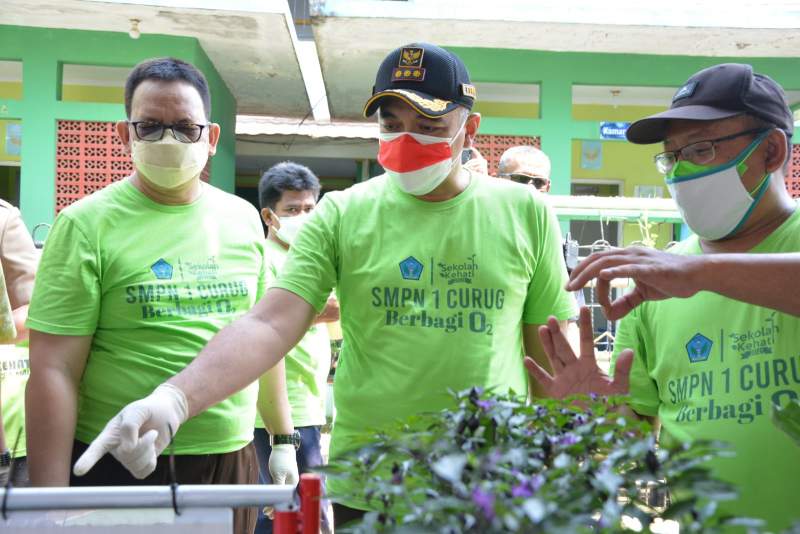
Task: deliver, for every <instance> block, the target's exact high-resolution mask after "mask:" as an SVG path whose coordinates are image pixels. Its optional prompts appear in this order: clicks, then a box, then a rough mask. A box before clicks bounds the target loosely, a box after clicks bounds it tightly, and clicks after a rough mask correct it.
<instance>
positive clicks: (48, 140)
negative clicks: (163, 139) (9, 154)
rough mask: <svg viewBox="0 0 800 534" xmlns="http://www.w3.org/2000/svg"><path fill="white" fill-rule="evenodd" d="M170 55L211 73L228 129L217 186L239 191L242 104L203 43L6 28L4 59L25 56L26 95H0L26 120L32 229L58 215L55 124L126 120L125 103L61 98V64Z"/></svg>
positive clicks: (218, 117) (219, 116) (119, 63)
mask: <svg viewBox="0 0 800 534" xmlns="http://www.w3.org/2000/svg"><path fill="white" fill-rule="evenodd" d="M165 55H171V56H174V57H177V58H180V59H183V60H185V61H189V62H191V63H193V64H194V65H196V66H197V67H198V68H199V69H200V70H202V71H203V73H204V74H205V75H206V77H207V78H208V82H209V87H210V88H211V93H212V107H213V109H212V120H214V121H215V122H218V123H219V124H220V125H221V126H222V129H223V135H222V139H221V140H220V149H219V151H218V155H217V156H215V157H214V159H213V161H212V169H211V176H212V183H214V184H215V185H217V186H219V187H222V188H223V189H226V190H228V191H233V189H234V188H233V181H234V172H235V171H234V168H235V166H234V158H233V148H234V122H235V110H236V102H235V100H234V98H233V95H232V94H231V92H230V90H229V89H228V88H227V87H226V85H225V83H224V82H223V81H222V79H221V78H220V76H219V74H218V73H217V72H216V70H215V69H214V67H213V65H212V64H211V62H210V61H209V60H208V57H207V56H206V54H205V52H204V51H203V49H202V48H201V46H200V44H199V43H198V41H197V40H196V39H194V38H188V37H173V36H167V35H142V36H141V37H140V38H139V39H136V40H133V39H131V38H130V37H128V35H127V34H126V33H117V32H92V31H76V30H60V29H50V28H30V27H22V26H2V25H0V59H3V60H21V61H22V72H23V75H22V79H23V87H22V95H21V99H20V98H10V97H4V98H2V97H0V119H22V120H23V124H24V125H25V131H24V139H23V143H22V178H21V182H22V183H21V190H20V209H21V210H22V214H23V218H24V219H25V222H26V224H28V226H29V227H32V226H33V225H35V224H36V223H39V222H51V221H52V220H53V217H54V215H55V177H54V174H55V151H56V121H57V120H59V119H65V120H92V121H116V120H122V119H124V118H125V110H124V106H122V105H121V104H120V103H119V101H118V100H117V101H115V103H108V102H97V103H95V102H92V103H88V102H75V101H66V100H62V99H61V96H62V95H61V94H60V93H61V92H62V84H61V68H60V65H62V64H65V63H67V64H83V65H99V66H109V67H132V66H133V65H135V64H136V63H138V62H140V61H142V60H144V59H147V58H151V57H161V56H165Z"/></svg>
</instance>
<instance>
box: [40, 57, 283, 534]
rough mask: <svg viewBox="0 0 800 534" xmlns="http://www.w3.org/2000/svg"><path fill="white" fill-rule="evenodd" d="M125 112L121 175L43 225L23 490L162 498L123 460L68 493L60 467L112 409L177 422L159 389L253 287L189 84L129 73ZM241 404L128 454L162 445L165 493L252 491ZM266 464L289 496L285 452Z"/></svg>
mask: <svg viewBox="0 0 800 534" xmlns="http://www.w3.org/2000/svg"><path fill="white" fill-rule="evenodd" d="M125 104H126V106H125V107H126V113H127V115H128V118H129V119H128V120H127V121H121V122H119V123H118V124H117V133H118V134H119V137H120V139H121V140H122V143H123V144H124V146H125V150H126V151H129V152H130V153H131V155H132V159H133V163H134V166H135V172H134V173H133V174H132V175H131V176H130V177H128V178H127V179H125V180H122V181H120V182H117V183H114V184H112V185H109V186H108V187H106V188H105V189H103V190H101V191H99V192H97V193H95V194H93V195H91V196H89V197H87V198H85V199H83V200H81V201H79V202H77V203H75V204H73V205H72V206H70V207H68V208H66V209H65V210H64V211H62V212H61V213H60V214H59V215H58V217H57V218H56V221H55V225H54V226H53V229H52V230H51V232H50V235H49V236H48V239H47V244H46V246H45V248H44V253H43V256H42V260H41V265H40V269H39V274H38V277H37V281H36V286H35V288H34V294H33V299H32V302H31V306H30V312H29V318H28V326H29V328H30V330H31V334H30V339H31V342H30V346H31V348H30V360H31V376H30V381H29V382H28V390H27V404H26V408H27V422H28V455H29V462H30V473H31V481H32V483H33V484H34V485H38V486H66V485H69V484H72V485H129V484H164V483H167V482H169V469H168V462H167V458H166V457H162V458H158V459H156V456H155V454H149V455H141V454H138V451H136V450H133V449H126V448H125V447H118V448H116V449H115V454H114V457H113V458H112V457H111V456H107V457H105V458H103V460H102V461H101V462H100V464H99V465H97V466H96V467H95V468H94V469H92V470H78V473H77V474H80V475H85V476H73V477H70V466H71V464H72V462H73V461H74V459H75V458H77V457H78V456H79V455H80V454H82V453H83V452H84V451H85V450H86V449H87V446H88V444H89V443H91V442H92V440H94V439H95V438H96V437H97V436H98V434H100V433H101V431H102V430H103V429H104V427H105V426H106V423H107V422H108V420H109V419H110V418H112V417H113V416H114V415H115V414H116V413H117V412H118V411H119V410H120V408H121V407H123V406H125V405H126V404H128V403H129V402H131V401H133V400H135V399H138V398H141V397H142V396H144V395H147V394H149V393H151V392H152V391H153V388H156V386H158V387H157V388H156V390H155V392H154V393H153V396H154V397H155V398H157V399H158V402H159V404H160V405H162V406H164V407H166V406H169V407H173V408H175V409H176V410H178V413H180V417H179V419H180V422H183V420H184V419H185V418H186V417H185V416H186V413H185V409H184V408H182V407H183V406H185V403H186V400H185V398H184V396H183V393H182V392H181V391H180V390H179V389H177V388H175V387H174V386H171V385H166V384H162V385H160V386H159V384H161V383H162V382H164V380H166V379H167V378H169V377H170V376H172V375H174V374H175V373H176V372H178V371H180V370H181V369H183V368H184V367H185V366H186V365H188V364H189V363H190V362H191V361H192V360H193V359H194V357H195V356H196V355H197V353H198V352H200V350H201V349H202V348H203V346H204V345H205V344H206V342H207V341H208V340H209V339H211V337H212V336H213V335H214V334H215V333H216V332H217V331H219V330H220V329H222V328H223V327H224V326H225V325H227V324H228V323H230V322H231V321H233V320H234V319H235V318H236V317H239V316H241V315H243V314H244V313H245V312H247V310H249V309H250V308H251V307H252V305H253V304H254V303H255V302H256V301H257V300H258V298H260V296H261V294H262V293H263V291H264V289H265V287H264V286H265V285H266V284H265V262H264V248H263V233H262V230H261V221H260V220H259V217H258V213H257V212H256V210H255V209H253V208H252V206H250V205H249V203H247V202H246V201H244V200H242V199H240V198H237V197H235V196H233V195H230V194H227V193H225V192H223V191H221V190H219V189H216V188H215V187H212V186H210V185H208V184H206V183H203V182H202V181H201V180H200V173H201V171H202V170H203V169H204V167H205V166H206V163H207V161H208V158H209V156H212V155H213V154H214V153H215V151H216V146H217V141H218V139H219V135H220V130H219V126H218V125H217V124H214V123H211V122H210V121H209V117H210V111H211V110H210V107H211V106H210V95H209V91H208V85H207V83H206V80H205V78H204V77H203V75H202V74H201V73H200V72H199V71H198V70H197V69H195V68H194V67H193V66H192V65H190V64H188V63H185V62H183V61H180V60H176V59H172V58H161V59H153V60H149V61H145V62H143V63H140V64H139V65H137V66H136V67H134V69H133V71H132V72H131V74H130V75H129V76H128V80H127V82H126V86H125ZM253 353H254V351H253V347H252V346H251V347H248V348H243V353H242V354H243V355H247V357H253ZM274 371H275V379H274V383H275V388H274V390H273V395H274V396H275V399H272V400H273V401H274V402H271V403H270V405H271V406H283V407H284V408H285V407H286V403H285V402H284V403H280V402H277V401H276V399H277V400H280V399H281V398H285V396H286V390H285V383H284V381H283V365H282V363H281V364H280V366H277V367H275V368H274ZM225 372H227V371H225ZM222 374H224V372H223V373H220V375H219V376H215V377H214V379H221V378H222ZM243 386H244V384H243ZM256 389H257V388H256V386H255V385H254V384H253V385H251V386H249V387H247V388H245V389H244V390H242V391H241V392H239V393H235V394H233V395H230V396H229V395H225V396H222V397H220V398H218V399H215V401H221V402H219V403H218V404H216V405H215V406H212V407H210V408H209V409H208V410H207V411H204V413H202V414H200V415H198V416H197V417H195V418H193V419H191V420H189V421H187V422H186V424H185V425H183V426H182V427H181V428H180V430H179V429H178V426H179V422H178V421H175V422H173V423H172V424H171V425H170V426H171V429H167V430H166V431H165V432H162V433H157V432H156V431H155V430H152V429H151V428H149V427H147V426H145V427H144V428H143V429H142V431H141V434H142V435H141V436H140V435H139V432H138V431H137V432H136V438H137V439H141V440H142V441H143V442H145V443H149V444H150V445H151V447H152V450H158V452H161V451H163V450H164V449H165V447H166V446H167V444H168V443H169V442H170V439H171V436H170V434H171V433H174V434H175V435H174V442H173V444H172V446H171V450H172V451H173V452H174V453H175V455H176V457H175V458H176V462H175V467H176V472H177V480H178V481H179V482H180V483H189V484H193V483H194V484H198V483H204V484H211V483H217V484H235V483H255V482H256V480H257V463H256V456H255V451H254V449H253V446H252V445H251V444H250V442H251V441H252V439H253V420H254V419H255V408H256V395H257V391H256ZM204 408H205V407H204ZM141 416H142V414H141V413H135V412H129V413H128V414H127V415H126V416H125V418H124V419H125V422H131V421H136V420H137V419H138V418H140V417H141ZM267 418H268V419H271V420H270V421H267V423H270V424H271V425H272V430H273V431H274V432H276V433H277V434H280V435H291V434H292V432H293V428H292V424H291V417H290V414H289V412H288V409H284V411H282V412H279V411H277V410H276V411H275V413H270V414H269V416H268V417H267ZM123 437H125V436H121V435H120V433H119V432H107V433H104V434H102V438H101V440H100V441H101V443H103V444H104V445H105V446H108V447H110V446H115V445H116V444H118V443H119V441H120V439H121V438H123ZM273 456H274V458H273V460H274V462H270V464H271V465H270V467H271V468H272V467H273V465H274V467H275V470H274V471H273V478H275V479H276V480H280V481H281V482H282V481H284V480H285V479H287V478H288V480H287V481H288V482H289V483H293V482H296V479H297V474H296V473H297V466H296V464H295V459H294V456H295V455H294V447H293V446H292V445H291V444H286V445H282V446H276V447H275V448H274V449H273ZM123 466H124V467H123ZM87 471H88V472H87ZM129 471H130V472H129ZM140 479H141V480H140ZM254 524H255V510H254V509H242V510H237V511H236V513H235V520H234V525H235V529H236V532H252V528H253V525H254Z"/></svg>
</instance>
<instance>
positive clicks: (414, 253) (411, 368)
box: [274, 174, 575, 505]
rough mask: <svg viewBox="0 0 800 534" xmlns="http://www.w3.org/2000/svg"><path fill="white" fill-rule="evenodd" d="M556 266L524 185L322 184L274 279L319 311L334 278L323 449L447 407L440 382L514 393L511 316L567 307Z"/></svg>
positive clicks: (554, 230) (518, 319)
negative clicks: (331, 408) (336, 342)
mask: <svg viewBox="0 0 800 534" xmlns="http://www.w3.org/2000/svg"><path fill="white" fill-rule="evenodd" d="M566 277H567V275H566V268H565V266H564V260H563V256H562V252H561V237H560V233H559V230H558V223H557V222H556V219H555V216H554V215H553V214H552V212H551V211H550V209H549V208H548V207H547V206H546V205H545V203H544V202H543V201H542V199H541V198H540V197H539V196H538V195H534V194H532V193H531V191H530V189H528V188H526V187H525V186H522V185H519V184H514V183H513V182H510V181H507V180H498V179H495V178H490V177H488V176H483V175H475V174H473V175H472V176H471V181H470V184H469V186H468V187H467V189H466V190H464V191H463V192H462V193H461V194H459V195H458V196H456V197H455V198H452V199H450V200H447V201H444V202H425V201H422V200H419V199H417V198H415V197H413V196H411V195H408V194H406V193H403V192H402V191H401V190H400V189H399V188H398V187H397V186H396V185H395V184H394V182H392V181H391V180H390V179H388V178H387V177H386V176H385V175H382V176H379V177H376V178H372V179H371V180H368V181H366V182H364V183H360V184H357V185H355V186H353V187H351V188H350V189H348V190H346V191H341V192H332V193H328V194H327V195H325V197H324V198H323V199H322V201H321V202H320V204H319V206H318V207H317V209H316V210H314V212H313V213H312V215H311V217H310V219H309V221H308V222H307V223H306V225H305V226H304V227H303V229H302V230H301V231H300V234H299V235H298V237H297V239H296V240H295V243H294V244H293V245H292V248H291V250H290V251H289V258H288V260H287V262H286V264H285V266H284V269H283V272H282V273H281V276H280V277H279V278H278V280H277V282H276V283H275V284H274V285H275V286H277V287H281V288H284V289H286V290H289V291H292V292H294V293H296V294H297V295H299V296H300V297H302V298H303V299H305V300H306V301H308V302H309V303H310V304H312V305H313V306H314V307H315V308H316V309H317V310H318V311H321V310H322V309H323V307H324V305H325V301H326V299H327V297H328V294H329V293H330V291H331V289H332V288H333V287H336V291H337V295H338V299H339V304H340V306H341V323H342V332H343V336H344V341H343V344H342V352H341V356H340V359H339V366H338V368H337V370H336V380H335V382H334V397H335V399H336V412H337V413H336V420H335V424H334V428H333V436H332V441H331V458H332V459H333V460H335V459H336V457H337V456H338V455H340V454H341V453H342V452H343V451H346V450H348V449H349V448H352V447H353V440H354V438H356V437H357V436H359V435H362V434H368V433H369V431H370V430H371V429H373V428H375V427H377V426H381V425H384V424H386V423H389V422H391V421H393V420H395V419H398V418H402V419H404V418H407V417H409V416H411V415H413V414H416V413H419V412H426V411H436V410H439V409H441V408H443V407H445V406H447V405H449V403H450V402H451V400H450V397H449V395H448V393H447V390H448V388H450V389H454V390H459V389H464V388H468V387H471V386H483V387H486V388H497V389H498V391H508V389H513V390H514V391H515V392H517V393H519V394H523V395H524V394H526V393H527V387H528V386H527V378H526V373H525V371H524V368H523V365H522V358H523V343H522V324H523V323H530V324H543V323H545V322H546V320H547V318H548V316H549V315H555V316H556V317H558V318H560V319H567V318H568V317H571V316H573V315H574V314H575V310H574V305H575V300H574V298H573V297H572V295H570V294H569V293H567V292H566V291H564V289H563V288H564V285H565V283H566ZM330 488H331V491H332V492H333V493H337V494H339V495H341V494H342V493H343V492H344V490H345V486H344V482H343V481H341V480H331V481H330ZM344 502H345V504H347V501H344ZM355 504H356V503H352V502H351V503H350V505H355Z"/></svg>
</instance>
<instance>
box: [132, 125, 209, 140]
mask: <svg viewBox="0 0 800 534" xmlns="http://www.w3.org/2000/svg"><path fill="white" fill-rule="evenodd" d="M130 124H131V125H132V126H133V129H134V131H135V132H136V137H138V138H139V140H140V141H161V139H162V138H163V137H164V131H165V130H167V129H169V130H171V131H172V136H173V137H174V138H175V139H177V140H178V141H180V142H181V143H196V142H198V141H199V140H200V136H201V135H203V128H205V127H206V126H208V124H193V123H191V122H182V123H179V124H161V123H160V122H150V121H136V122H131V123H130Z"/></svg>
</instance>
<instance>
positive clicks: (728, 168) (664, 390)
mask: <svg viewBox="0 0 800 534" xmlns="http://www.w3.org/2000/svg"><path fill="white" fill-rule="evenodd" d="M793 126H794V124H793V118H792V113H791V112H790V110H789V106H788V105H787V103H786V99H785V96H784V93H783V90H782V89H781V87H780V86H779V85H778V84H777V83H775V82H774V81H773V80H772V79H770V78H769V77H767V76H764V75H760V74H756V73H753V71H752V68H751V67H750V66H749V65H741V64H724V65H716V66H714V67H710V68H708V69H705V70H702V71H700V72H698V73H697V74H695V75H694V76H692V77H691V78H689V80H688V81H687V82H686V84H684V85H683V86H682V87H681V88H680V89H679V90H678V92H677V93H676V94H675V96H674V97H673V100H672V105H671V107H670V109H669V110H667V111H665V112H663V113H659V114H657V115H653V116H651V117H647V118H644V119H642V120H640V121H637V122H635V123H634V124H633V125H631V127H630V129H629V130H628V133H627V136H628V140H629V141H631V142H633V143H639V144H648V143H659V142H662V143H663V144H664V149H665V151H664V152H661V153H659V154H657V155H656V156H655V163H656V166H657V167H658V169H659V171H661V172H662V173H664V174H665V176H666V183H667V185H668V187H669V189H670V192H671V193H672V196H673V198H674V199H675V201H676V203H677V205H678V208H679V209H680V211H681V214H682V216H683V218H684V220H685V221H686V223H687V224H688V225H689V227H690V228H691V229H692V231H693V232H694V233H695V235H694V236H692V237H690V238H689V239H687V240H685V241H683V242H681V243H680V244H679V245H677V246H676V247H675V248H674V249H673V252H675V253H676V254H664V253H650V252H641V251H629V252H626V253H624V254H621V253H619V252H614V251H612V252H611V253H606V254H605V255H598V256H596V257H594V258H592V259H591V260H590V261H589V262H588V263H587V265H582V266H579V267H578V268H577V269H576V273H575V274H574V275H573V276H574V277H575V280H574V282H577V283H581V282H584V281H585V280H586V279H588V278H590V277H592V276H599V277H600V280H601V282H604V283H605V284H607V283H608V280H609V279H611V278H614V277H615V276H620V274H621V273H625V272H628V273H631V274H633V278H634V280H636V284H637V285H636V287H635V288H634V289H633V290H632V292H631V293H629V294H628V295H626V296H624V297H622V298H621V299H619V301H617V302H615V303H610V304H609V309H611V310H612V311H613V312H615V313H617V314H624V313H627V316H626V317H625V318H624V319H623V320H622V321H621V323H620V325H619V329H618V332H617V338H616V341H615V353H614V357H613V358H614V359H615V360H617V361H619V362H624V363H626V364H627V363H628V362H629V361H631V359H632V367H631V371H630V388H629V391H626V388H620V387H612V386H610V385H609V384H608V382H607V380H608V377H605V376H604V375H603V374H602V373H601V372H600V371H598V370H596V368H595V365H594V364H593V363H589V362H591V357H592V353H591V350H587V351H586V353H582V354H581V356H583V357H585V359H584V358H581V359H579V360H576V359H575V356H574V354H573V353H572V351H571V350H570V349H569V348H568V347H567V346H566V344H564V343H563V340H562V336H561V334H560V332H558V331H556V330H555V329H553V328H551V329H550V330H547V331H545V332H543V335H544V338H545V339H543V341H544V346H545V349H546V351H547V352H548V355H549V356H550V357H551V360H557V361H560V362H566V366H561V367H559V366H557V368H559V371H560V372H558V373H556V374H555V375H554V376H551V375H549V374H548V373H546V372H544V371H543V370H542V369H540V368H539V367H538V366H537V365H536V364H535V363H533V362H531V361H526V365H527V366H528V369H529V371H530V372H531V374H532V375H533V376H534V377H536V378H537V379H538V380H539V382H540V384H541V385H542V387H543V389H544V390H545V391H546V392H548V393H550V394H551V395H553V396H563V395H566V394H570V393H580V392H589V391H594V392H597V393H608V394H621V393H629V395H630V400H629V406H630V407H631V408H632V409H633V410H634V411H635V412H636V413H637V414H639V415H641V416H645V417H651V418H658V420H659V421H660V422H661V425H662V428H663V430H664V432H667V433H669V434H671V435H672V436H674V437H677V438H678V439H680V440H683V441H692V440H697V439H714V440H716V439H719V440H723V441H727V442H729V443H731V444H732V446H733V450H734V452H735V453H736V454H735V456H734V457H732V458H720V459H717V460H714V462H713V465H712V467H713V468H714V469H715V471H716V473H717V475H718V476H719V477H720V478H722V479H724V480H727V481H729V482H731V483H732V484H733V485H734V486H735V487H736V489H737V491H738V495H739V497H738V499H737V500H736V501H733V502H729V503H727V504H726V505H724V506H722V507H721V510H722V513H726V514H731V515H736V516H744V517H755V518H762V519H765V520H766V521H767V526H768V528H769V530H771V531H781V530H783V529H785V528H787V527H789V525H790V524H791V523H792V522H793V521H795V520H797V519H798V518H800V512H798V510H797V507H796V506H790V505H788V502H790V501H792V500H793V499H795V500H796V496H797V495H799V494H800V463H798V462H797V458H798V453H800V450H799V449H798V447H797V445H796V444H795V443H793V442H792V441H791V439H790V438H789V437H788V436H787V435H785V434H783V433H782V432H781V431H780V430H778V429H777V428H776V427H775V426H774V425H773V423H772V422H771V420H770V412H771V410H772V406H773V405H780V406H784V405H786V404H787V403H788V402H790V401H792V400H796V399H798V398H800V354H799V353H798V350H797V342H798V340H800V317H798V312H797V308H796V302H795V304H794V305H792V304H791V301H792V299H794V301H796V300H797V299H796V297H791V296H787V297H786V298H785V299H784V302H780V300H779V299H778V298H776V296H777V294H778V291H777V289H779V288H778V286H777V285H776V280H783V282H784V287H783V291H784V292H786V293H796V291H794V288H793V287H792V286H791V284H786V281H787V280H789V279H790V278H789V276H788V275H789V273H790V270H791V269H792V267H791V265H792V263H793V262H794V265H795V267H794V273H795V274H794V276H795V277H796V276H797V267H796V265H797V262H796V259H793V258H796V257H797V254H796V253H797V252H800V210H797V205H796V203H795V202H794V201H793V200H792V199H791V198H790V197H789V195H788V193H787V192H786V188H785V186H784V173H785V172H786V166H787V162H788V159H789V155H790V148H791V145H790V142H789V138H790V137H791V135H792V133H793ZM765 253H770V254H765ZM747 256H758V257H759V258H760V259H763V258H768V259H767V260H766V261H760V262H755V263H754V264H753V265H755V267H754V266H753V265H750V266H748V265H747V261H746V260H745V261H743V258H745V259H746V258H747ZM737 263H738V264H739V266H738V267H736V264H737ZM770 263H771V264H772V266H773V273H770V271H769V265H770ZM675 265H682V266H683V269H680V268H678V269H675V268H674V266H675ZM698 265H699V266H701V268H702V269H703V270H705V271H707V273H706V274H705V275H704V276H705V278H706V279H708V278H709V277H712V278H717V279H718V280H719V281H717V282H713V283H708V284H707V287H700V288H699V289H708V290H707V291H698V288H697V283H696V280H697V276H695V275H696V273H697V272H698V271H697V267H698ZM648 269H649V270H650V272H651V275H650V276H651V279H650V280H649V281H648V280H647V278H646V275H644V274H642V273H646V272H647V271H648ZM670 269H671V270H672V271H671V272H672V276H673V277H678V278H679V279H680V277H681V275H685V283H681V282H680V281H676V280H673V281H672V282H670V281H669V280H668V279H669V276H667V277H659V276H658V275H657V274H656V275H653V274H652V273H653V272H655V273H658V271H661V272H667V271H670ZM759 269H760V272H761V273H762V275H761V277H759V278H754V277H741V276H739V277H738V278H737V277H736V273H737V272H738V273H747V272H750V273H754V272H759ZM603 271H605V273H604V274H603ZM636 273H638V275H637V274H636ZM622 276H625V275H624V274H623V275H622ZM641 277H644V278H645V280H644V282H642V281H641ZM701 279H702V277H701ZM653 280H655V281H656V282H653ZM577 283H576V285H577ZM670 283H671V284H672V287H673V288H672V289H670V290H665V291H661V292H660V291H659V290H658V287H659V286H660V287H666V286H667V285H669V284H670ZM681 285H683V286H684V289H682V290H680V289H675V288H679V287H680V286H681ZM735 286H739V287H750V288H753V289H751V290H749V291H746V292H745V291H741V290H739V291H736V290H732V289H731V288H734V287H735ZM759 286H764V287H765V288H766V289H765V291H764V292H763V293H764V295H763V296H761V297H759V295H758V293H759V292H758V288H759ZM606 287H607V285H606ZM745 294H746V295H747V300H749V301H751V302H755V303H756V305H753V304H750V303H747V302H743V301H742V300H734V299H735V298H741V297H742V296H743V295H745ZM669 296H678V297H684V298H667V297H669ZM606 302H607V297H606ZM792 312H793V313H792ZM581 315H582V317H581V323H582V324H581V329H582V330H584V328H583V325H584V324H585V322H586V321H587V320H588V314H587V313H586V311H585V310H583V311H582V314H581ZM555 347H558V348H555ZM587 366H590V367H592V373H593V378H592V379H591V380H587V381H586V382H589V383H593V386H592V387H590V388H582V387H579V386H577V385H576V383H575V381H574V380H573V379H572V376H573V375H574V374H575V372H576V371H577V370H578V368H583V369H584V370H585V368H586V367H587ZM623 368H624V367H623ZM618 369H619V367H618ZM584 376H585V375H584ZM792 502H793V501H792Z"/></svg>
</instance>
